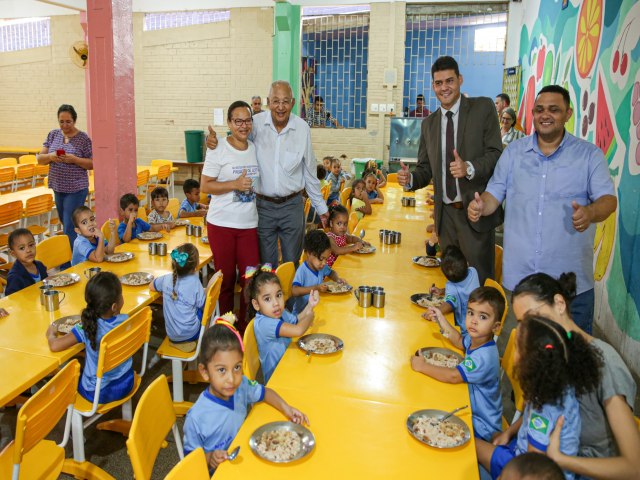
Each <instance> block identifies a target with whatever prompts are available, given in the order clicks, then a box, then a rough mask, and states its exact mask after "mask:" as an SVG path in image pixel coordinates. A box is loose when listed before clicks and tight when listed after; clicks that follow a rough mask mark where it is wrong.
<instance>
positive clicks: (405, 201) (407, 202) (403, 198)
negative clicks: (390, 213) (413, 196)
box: [400, 197, 409, 207]
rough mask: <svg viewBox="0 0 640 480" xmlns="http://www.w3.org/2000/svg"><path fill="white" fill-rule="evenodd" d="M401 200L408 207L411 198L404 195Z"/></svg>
mask: <svg viewBox="0 0 640 480" xmlns="http://www.w3.org/2000/svg"><path fill="white" fill-rule="evenodd" d="M400 201H401V202H402V206H403V207H407V206H408V205H409V199H408V198H407V197H402V199H401V200H400Z"/></svg>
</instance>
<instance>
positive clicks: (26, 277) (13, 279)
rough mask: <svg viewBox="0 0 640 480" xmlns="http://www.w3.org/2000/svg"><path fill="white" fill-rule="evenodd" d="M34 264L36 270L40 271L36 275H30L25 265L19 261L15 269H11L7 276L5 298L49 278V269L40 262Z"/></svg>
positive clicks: (15, 264) (14, 266)
mask: <svg viewBox="0 0 640 480" xmlns="http://www.w3.org/2000/svg"><path fill="white" fill-rule="evenodd" d="M33 263H35V265H36V269H37V270H38V273H37V274H36V275H33V274H31V273H29V272H28V271H27V269H26V268H24V265H22V264H21V263H20V262H18V261H16V262H15V263H14V264H13V267H11V270H9V274H8V275H7V286H6V287H5V289H4V294H5V296H8V295H11V294H12V293H15V292H19V291H20V290H22V289H23V288H27V287H29V286H31V285H33V284H34V283H37V282H39V281H41V280H44V279H45V278H47V267H45V266H44V264H43V263H42V262H39V261H38V260H34V262H33Z"/></svg>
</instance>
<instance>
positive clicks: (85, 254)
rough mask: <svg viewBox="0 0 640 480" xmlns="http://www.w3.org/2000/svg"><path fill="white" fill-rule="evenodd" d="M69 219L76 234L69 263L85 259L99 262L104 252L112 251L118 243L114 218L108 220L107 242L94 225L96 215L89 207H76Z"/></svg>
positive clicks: (72, 263) (74, 263) (102, 259)
mask: <svg viewBox="0 0 640 480" xmlns="http://www.w3.org/2000/svg"><path fill="white" fill-rule="evenodd" d="M71 220H72V221H73V226H74V227H75V228H74V230H75V232H76V233H77V234H78V236H77V237H76V239H75V241H74V242H73V255H72V256H71V265H77V264H78V263H82V262H86V261H87V260H88V261H90V262H95V263H100V262H102V261H104V256H105V253H106V254H111V253H113V250H114V249H115V248H116V244H117V243H118V240H117V238H116V234H117V232H116V221H115V220H112V219H110V220H109V227H110V229H111V235H110V238H109V241H108V242H107V241H106V240H105V238H104V235H103V234H102V230H101V229H100V228H98V226H97V225H96V216H95V215H94V214H93V212H92V211H91V209H90V208H89V207H87V206H85V205H82V206H80V207H78V208H76V209H75V210H74V211H73V213H72V214H71Z"/></svg>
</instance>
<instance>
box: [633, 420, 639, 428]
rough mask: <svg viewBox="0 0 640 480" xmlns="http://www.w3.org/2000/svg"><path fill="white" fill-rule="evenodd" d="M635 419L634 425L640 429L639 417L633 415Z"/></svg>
mask: <svg viewBox="0 0 640 480" xmlns="http://www.w3.org/2000/svg"><path fill="white" fill-rule="evenodd" d="M633 418H634V419H635V420H636V425H638V430H640V417H633Z"/></svg>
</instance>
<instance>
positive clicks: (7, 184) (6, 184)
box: [0, 167, 16, 192]
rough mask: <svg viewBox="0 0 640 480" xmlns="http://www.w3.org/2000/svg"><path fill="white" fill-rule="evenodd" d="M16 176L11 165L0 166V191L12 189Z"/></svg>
mask: <svg viewBox="0 0 640 480" xmlns="http://www.w3.org/2000/svg"><path fill="white" fill-rule="evenodd" d="M15 178H16V170H15V169H14V168H12V167H4V168H0V192H10V191H11V190H13V181H14V180H15Z"/></svg>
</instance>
